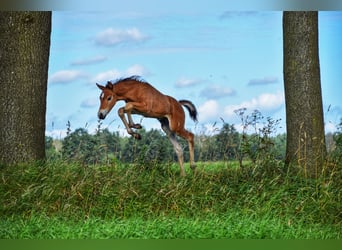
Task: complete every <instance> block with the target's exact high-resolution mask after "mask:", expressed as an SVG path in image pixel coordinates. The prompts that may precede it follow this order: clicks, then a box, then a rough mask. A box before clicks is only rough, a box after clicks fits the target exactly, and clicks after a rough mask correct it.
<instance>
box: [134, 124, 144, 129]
mask: <svg viewBox="0 0 342 250" xmlns="http://www.w3.org/2000/svg"><path fill="white" fill-rule="evenodd" d="M132 127H133V128H135V129H142V126H141V125H140V124H133V126H132Z"/></svg>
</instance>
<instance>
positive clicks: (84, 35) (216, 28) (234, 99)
mask: <svg viewBox="0 0 342 250" xmlns="http://www.w3.org/2000/svg"><path fill="white" fill-rule="evenodd" d="M142 2H143V1H137V5H130V6H135V7H134V8H131V7H130V6H127V5H126V6H125V5H122V6H121V5H118V6H116V7H115V8H113V7H112V8H111V9H110V10H108V11H92V12H90V11H54V12H53V20H52V35H51V51H50V62H49V81H48V97H47V124H46V130H47V132H46V134H47V135H51V136H54V137H56V138H60V137H63V136H65V132H66V123H67V122H68V121H70V123H71V129H72V130H74V129H76V128H79V127H82V128H87V129H88V131H89V132H90V133H92V132H94V131H95V129H96V127H97V120H98V119H97V110H98V107H99V95H100V90H99V89H98V88H97V87H96V85H95V83H96V82H98V83H101V84H105V83H106V82H107V81H108V80H115V79H117V78H120V77H125V76H130V75H141V76H142V77H143V78H144V79H145V80H146V81H148V82H150V83H151V84H152V85H154V86H155V87H156V88H157V89H159V90H160V91H161V92H163V93H164V94H168V95H171V96H173V97H175V98H176V99H189V100H191V101H192V102H193V103H194V104H195V105H196V107H197V109H198V111H199V122H198V124H194V123H193V122H192V121H191V120H190V119H189V116H188V115H187V122H186V127H187V128H188V129H190V130H192V131H194V132H196V133H203V132H209V133H210V131H211V130H212V125H213V124H214V123H215V122H217V124H218V125H217V126H219V127H220V125H219V124H220V122H221V118H222V119H223V120H224V121H225V122H228V123H230V124H235V125H236V127H237V129H239V124H240V121H239V117H238V116H237V115H236V114H235V113H234V110H236V109H238V108H247V112H252V111H253V110H254V109H258V110H259V111H261V113H262V114H263V115H264V116H265V117H268V116H271V117H272V118H273V119H281V124H280V126H281V128H279V129H278V130H277V132H278V133H282V132H285V105H284V86H283V73H282V72H283V65H282V61H283V55H282V53H283V52H282V12H281V11H261V12H260V11H242V12H241V11H229V8H227V9H225V3H224V2H225V1H218V2H219V3H218V4H216V5H212V6H208V5H200V4H199V5H196V3H197V1H184V3H183V4H182V5H181V6H179V5H172V7H168V8H161V7H160V5H158V6H155V5H148V6H146V5H143V4H141V3H142ZM139 3H140V4H139ZM184 5H187V6H184ZM193 6H196V7H193ZM319 35H320V37H319V38H320V43H319V46H320V48H319V49H320V65H321V84H322V91H323V103H324V111H325V123H326V131H327V132H331V131H334V130H336V125H337V124H338V123H339V121H340V118H341V117H342V102H341V98H340V96H341V93H342V92H341V90H342V87H341V79H342V71H341V69H342V60H341V58H342V47H341V44H342V12H320V13H319ZM123 104H124V103H123V102H118V103H117V105H116V106H115V108H114V109H113V110H112V112H111V113H110V114H109V115H108V116H107V118H106V120H104V121H103V124H102V128H106V127H108V128H109V129H110V130H111V131H120V133H122V135H125V134H126V133H125V132H124V130H123V125H122V124H121V120H120V119H119V118H118V116H117V109H118V108H119V107H121V106H123ZM134 119H135V120H136V121H141V119H142V117H141V116H135V117H134ZM142 125H143V126H144V127H146V128H147V129H150V128H159V122H158V121H157V120H154V119H148V118H144V119H143V120H142Z"/></svg>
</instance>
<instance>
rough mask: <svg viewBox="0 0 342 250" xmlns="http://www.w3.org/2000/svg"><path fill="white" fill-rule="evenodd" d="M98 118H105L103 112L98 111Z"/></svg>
mask: <svg viewBox="0 0 342 250" xmlns="http://www.w3.org/2000/svg"><path fill="white" fill-rule="evenodd" d="M98 116H99V119H101V120H103V119H104V118H106V116H105V115H104V114H102V113H99V115H98Z"/></svg>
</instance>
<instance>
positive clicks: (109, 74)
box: [90, 69, 122, 83]
mask: <svg viewBox="0 0 342 250" xmlns="http://www.w3.org/2000/svg"><path fill="white" fill-rule="evenodd" d="M120 77H122V75H121V72H120V71H118V70H117V69H112V70H107V71H104V72H100V73H98V74H97V75H96V76H95V77H93V78H92V79H91V80H90V81H91V83H106V82H107V81H110V80H113V79H117V78H120Z"/></svg>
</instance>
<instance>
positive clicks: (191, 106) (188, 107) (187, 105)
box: [178, 100, 197, 122]
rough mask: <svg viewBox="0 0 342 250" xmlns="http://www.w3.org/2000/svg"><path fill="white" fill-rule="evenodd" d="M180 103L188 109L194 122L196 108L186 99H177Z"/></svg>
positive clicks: (195, 120)
mask: <svg viewBox="0 0 342 250" xmlns="http://www.w3.org/2000/svg"><path fill="white" fill-rule="evenodd" d="M178 102H179V103H180V104H182V105H183V106H184V107H186V109H187V110H188V111H189V114H190V117H191V119H192V120H193V121H194V122H197V110H196V107H195V105H194V104H193V103H192V102H190V101H188V100H179V101H178Z"/></svg>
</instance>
